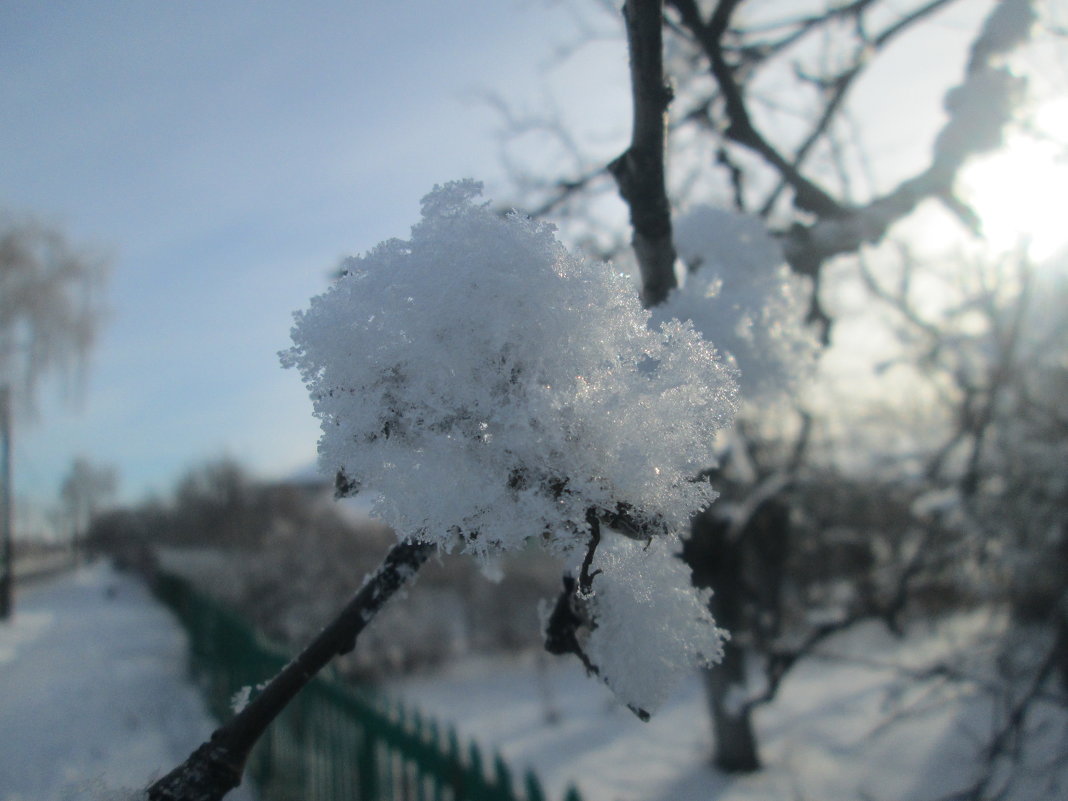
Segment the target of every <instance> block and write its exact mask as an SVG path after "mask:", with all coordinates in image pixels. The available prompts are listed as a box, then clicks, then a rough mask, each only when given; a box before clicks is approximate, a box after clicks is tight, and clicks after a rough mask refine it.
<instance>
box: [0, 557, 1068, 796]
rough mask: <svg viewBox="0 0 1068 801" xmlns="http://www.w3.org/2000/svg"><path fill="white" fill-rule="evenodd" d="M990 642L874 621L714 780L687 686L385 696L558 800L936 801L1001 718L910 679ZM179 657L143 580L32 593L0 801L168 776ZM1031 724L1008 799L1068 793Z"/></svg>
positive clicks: (500, 679) (504, 670)
mask: <svg viewBox="0 0 1068 801" xmlns="http://www.w3.org/2000/svg"><path fill="white" fill-rule="evenodd" d="M992 635H999V631H998V626H997V622H996V621H991V620H990V619H989V618H987V617H985V616H983V615H981V614H974V615H970V616H962V617H960V618H957V619H955V620H953V621H952V622H951V623H949V624H947V625H943V626H939V627H930V628H920V629H918V630H917V631H915V632H913V633H912V634H911V635H910V636H909V638H907V639H906V640H905V641H897V640H895V639H893V638H892V637H890V636H888V635H887V634H886V633H885V632H884V631H882V630H881V629H880V628H879V627H877V626H871V627H865V628H860V629H858V630H856V631H853V632H850V633H848V634H847V635H845V636H840V637H838V638H836V639H834V640H833V641H831V642H830V643H829V644H828V645H827V647H826V648H825V652H824V654H823V656H821V657H818V658H814V659H811V660H809V661H808V662H805V663H803V664H801V665H800V666H799V667H798V668H797V669H796V670H795V672H794V673H792V674H791V675H790V676H789V678H788V679H787V680H786V683H785V684H784V685H783V689H782V692H781V694H780V698H779V699H778V700H777V701H776V702H775V703H774V704H773V705H771V706H768V707H765V708H762V709H761V710H760V711H759V713H758V715H757V719H756V722H757V728H758V731H759V734H760V738H761V742H762V756H763V758H764V760H765V763H766V765H767V767H766V769H765V770H764V771H762V772H760V773H759V774H754V775H751V776H742V777H729V776H725V775H723V774H721V773H718V772H716V771H714V770H712V769H711V768H709V767H708V757H709V754H710V752H711V748H712V737H711V733H710V729H709V723H708V717H707V714H706V712H705V706H704V697H703V693H702V689H701V687H700V683H699V681H698V680H697V678H696V677H695V678H694V679H692V680H690V681H688V682H687V683H686V684H685V685H684V686H682V687H680V688H679V689H678V691H676V693H675V694H674V695H673V696H672V698H671V700H670V701H669V702H668V704H667V705H666V706H665V707H664V708H663V709H661V710H660V711H659V712H658V713H657V714H656V715H655V716H654V718H653V720H652V721H651V722H650V723H646V724H643V723H641V722H640V721H639V720H638V719H637V718H635V717H634V716H633V715H632V714H631V713H630V712H629V711H627V710H626V709H625V708H623V707H621V706H620V705H619V704H618V703H617V702H616V701H614V700H613V698H612V696H611V694H610V693H609V692H608V691H607V690H606V689H605V688H604V687H603V686H601V685H600V684H599V683H598V682H597V681H595V680H591V679H588V678H586V676H585V675H584V674H583V671H582V669H581V667H579V666H578V665H577V664H576V663H575V662H574V660H569V659H555V658H551V657H548V656H547V655H541V654H529V655H526V656H522V657H516V658H512V659H480V660H468V661H464V662H460V663H457V664H455V665H453V666H452V667H451V668H449V669H448V670H445V671H443V672H438V673H435V674H433V675H428V676H425V677H416V678H407V679H403V680H398V681H397V682H395V683H393V684H391V685H390V686H389V687H388V688H387V689H388V690H389V692H390V694H391V695H393V696H399V697H401V698H403V699H405V700H406V701H407V702H410V704H411V705H412V706H413V707H415V708H417V709H419V710H420V711H421V712H422V713H424V715H428V716H431V717H434V718H436V719H437V720H439V721H440V722H441V723H444V724H448V723H450V722H451V723H455V724H456V725H457V727H458V730H459V732H460V734H461V735H464V736H467V737H472V738H474V739H476V740H477V741H479V742H480V743H481V744H482V745H483V746H484V747H485V749H486V751H489V752H492V751H494V750H499V751H500V752H501V753H502V755H503V756H504V757H505V758H506V760H507V761H508V762H509V764H510V765H511V766H512V767H513V769H515V770H520V771H521V770H523V769H525V768H526V767H531V768H533V769H534V770H535V772H536V773H537V775H538V776H539V777H540V778H541V779H542V781H543V783H544V785H545V788H546V790H547V791H548V792H549V798H550V799H556V800H557V801H558V799H560V798H562V797H563V794H564V792H565V791H566V788H567V787H568V786H569V785H570V784H576V785H577V786H578V787H579V789H580V790H581V791H582V794H583V797H584V798H585V799H586V801H698V799H700V801H709V800H710V799H716V801H757V799H759V800H760V801H800V800H808V801H817V800H818V801H838V800H839V799H841V801H860V800H861V799H872V800H873V801H884V800H885V801H890V799H893V800H894V801H933V799H936V798H939V797H940V796H943V795H945V794H947V793H949V792H951V791H953V790H955V789H958V788H960V787H961V786H963V785H965V784H967V783H968V781H970V780H971V778H972V777H973V776H974V773H973V771H974V770H975V768H976V765H977V763H976V757H977V754H978V753H979V751H980V749H981V747H982V744H983V743H984V742H985V741H986V738H987V737H988V736H989V734H990V731H991V716H990V715H991V708H992V706H991V703H990V701H989V698H988V696H986V695H985V694H983V693H982V692H981V690H980V688H979V685H978V684H975V683H965V684H960V683H957V682H948V683H947V682H940V681H938V680H937V679H931V680H928V681H926V682H923V683H916V682H915V681H912V680H905V678H903V676H904V674H903V673H902V668H909V667H912V668H920V667H922V666H924V665H927V664H931V663H932V662H935V661H946V660H953V661H950V662H949V664H950V665H951V666H952V667H954V668H956V669H959V670H961V671H962V672H966V673H976V674H977V675H978V674H979V673H980V672H981V670H982V665H983V664H984V663H989V661H990V660H989V659H988V658H987V657H990V656H992V655H993V654H994V653H996V651H995V650H993V649H994V647H995V644H996V643H999V642H1001V640H1000V636H992ZM998 647H1000V646H998ZM184 649H185V640H184V636H183V634H182V632H181V630H180V629H179V628H178V626H177V624H176V623H175V622H174V620H173V619H172V618H171V617H170V615H169V614H168V613H167V612H166V611H165V610H164V609H163V608H161V607H160V606H159V605H158V604H156V603H155V602H154V601H153V600H152V598H151V596H150V595H149V594H148V593H147V591H146V590H145V589H144V587H143V586H142V585H141V584H140V583H139V582H138V581H137V580H136V579H134V578H131V577H129V576H125V575H122V574H117V573H115V572H113V571H112V570H110V569H109V568H108V567H106V566H104V565H102V564H98V565H94V566H91V567H87V568H83V569H81V570H80V571H78V572H77V573H73V574H66V575H63V576H59V577H55V578H53V579H50V580H48V581H44V582H42V583H40V584H38V585H35V586H33V587H31V588H28V589H26V590H24V591H21V592H20V593H19V595H18V598H17V613H16V616H15V618H14V620H13V621H12V622H9V623H3V624H0V801H61V800H62V801H68V800H70V799H92V800H93V801H102V800H103V799H108V801H111V799H113V798H116V797H117V796H115V795H111V794H109V793H107V792H105V791H104V788H118V787H140V786H144V784H145V783H146V782H147V781H148V780H150V779H151V778H153V777H155V776H157V775H159V774H160V773H161V772H163V771H165V770H167V769H169V768H170V767H173V766H174V765H175V764H177V763H178V762H179V761H180V760H181V759H183V758H184V757H185V756H186V755H187V754H188V753H189V751H190V750H192V748H193V747H195V746H196V745H197V744H198V743H199V742H200V741H201V740H202V739H203V738H204V737H205V736H206V735H207V733H209V732H210V731H211V728H212V725H213V724H212V722H211V720H210V718H209V717H208V715H207V713H206V712H205V710H204V707H203V704H202V702H201V700H200V698H199V696H198V694H197V692H196V690H195V689H194V688H193V687H192V686H191V685H190V684H189V682H188V681H187V680H186V678H185V671H184V668H185V650H184ZM984 649H985V654H986V656H984V655H983V654H984ZM960 654H969V655H970V656H969V660H970V661H967V662H965V661H961V660H960V659H958V658H957V656H958V655H960ZM895 666H896V667H895ZM548 717H552V718H554V719H555V722H547V718H548ZM1035 723H1036V724H1041V725H1042V726H1044V728H1043V729H1042V731H1043V732H1044V735H1043V736H1045V737H1047V738H1048V739H1047V740H1046V741H1045V742H1044V743H1043V744H1042V745H1041V749H1040V750H1041V753H1039V754H1035V755H1033V756H1035V757H1038V758H1035V759H1034V760H1032V762H1031V764H1030V768H1034V767H1035V766H1039V767H1041V770H1031V772H1030V773H1028V771H1025V773H1028V775H1026V776H1025V777H1024V780H1023V781H1022V782H1021V783H1019V784H1018V785H1017V786H1016V787H1015V788H1014V791H1013V792H1012V793H1011V794H1009V795H1008V796H1007V798H1009V799H1014V800H1015V801H1024V799H1027V800H1028V801H1043V800H1045V799H1049V800H1050V801H1052V800H1053V799H1062V798H1065V797H1068V764H1066V761H1065V760H1064V759H1063V758H1061V759H1060V761H1059V763H1058V762H1057V761H1056V760H1058V758H1059V757H1063V756H1064V752H1063V751H1062V750H1059V749H1062V748H1063V746H1064V743H1065V737H1066V726H1068V721H1066V719H1065V715H1064V711H1063V708H1061V709H1060V710H1059V711H1054V712H1050V713H1049V714H1047V715H1046V716H1045V719H1044V720H1042V721H1035ZM1038 741H1039V742H1040V743H1041V742H1042V740H1041V738H1040V739H1039V740H1038ZM1043 762H1045V765H1044V766H1043ZM1030 768H1029V769H1030ZM1057 780H1059V781H1060V784H1059V785H1058V784H1057V783H1056V781H1057ZM232 797H233V798H234V799H242V798H244V799H246V801H247V799H248V798H249V795H248V794H246V793H244V792H243V791H239V792H238V793H235V794H233V795H232Z"/></svg>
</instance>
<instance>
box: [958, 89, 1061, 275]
mask: <svg viewBox="0 0 1068 801" xmlns="http://www.w3.org/2000/svg"><path fill="white" fill-rule="evenodd" d="M1033 120H1034V124H1033V126H1032V128H1033V130H1036V131H1040V132H1041V135H1039V136H1036V135H1034V134H1023V133H1016V134H1013V135H1011V136H1010V138H1009V139H1008V141H1007V142H1006V143H1005V146H1004V147H1003V148H1001V149H1000V150H998V151H997V152H996V153H992V154H991V155H989V156H986V157H984V158H981V159H977V160H976V161H975V162H973V163H972V164H969V165H968V166H967V167H966V168H965V169H964V172H963V174H962V175H961V180H960V194H961V196H962V197H963V199H964V200H965V201H966V202H967V203H969V205H971V207H972V208H973V209H974V210H975V212H976V213H977V214H978V216H979V219H980V221H981V223H982V230H983V235H984V238H985V239H986V241H987V242H988V243H989V245H990V246H991V247H992V248H994V249H995V250H999V251H1003V250H1008V249H1012V248H1016V247H1019V246H1021V245H1025V246H1026V247H1027V248H1028V253H1029V255H1030V256H1031V258H1032V259H1034V260H1036V261H1043V260H1044V259H1046V258H1049V257H1050V256H1052V255H1054V254H1055V253H1057V252H1058V251H1060V250H1062V249H1063V248H1065V247H1068V98H1066V99H1061V100H1057V101H1053V102H1050V103H1046V104H1045V105H1043V106H1042V107H1041V108H1040V109H1038V110H1037V111H1036V112H1035V115H1034V118H1033Z"/></svg>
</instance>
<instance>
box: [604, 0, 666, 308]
mask: <svg viewBox="0 0 1068 801" xmlns="http://www.w3.org/2000/svg"><path fill="white" fill-rule="evenodd" d="M623 16H624V19H625V21H626V27H627V47H628V49H629V51H630V83H631V94H632V96H633V99H634V123H633V130H632V133H631V143H630V147H629V148H628V149H627V151H626V152H625V153H624V154H623V155H622V156H620V157H619V158H617V159H616V160H615V161H613V162H612V163H611V164H609V165H608V169H609V171H610V172H611V173H612V175H613V177H614V178H615V179H616V184H617V185H618V186H619V194H620V195H621V196H622V197H623V200H624V201H626V203H627V205H628V206H629V207H630V222H631V226H632V227H633V228H634V236H633V239H632V242H633V245H634V252H635V255H636V256H637V259H638V265H639V267H640V269H641V276H642V301H643V303H644V304H645V305H646V306H647V307H648V306H655V305H657V304H659V303H662V302H663V301H664V300H665V299H666V298H667V296H668V293H669V292H670V291H671V290H672V289H674V288H675V286H676V285H677V281H676V278H675V245H674V243H673V241H672V237H671V205H670V204H669V202H668V197H667V188H666V178H665V169H664V154H665V150H666V144H667V141H666V140H667V109H668V105H669V104H670V103H671V99H672V92H671V88H670V87H669V86H668V85H667V84H666V83H665V81H664V58H663V44H664V43H663V17H664V9H663V2H662V0H627V3H626V5H625V6H624V7H623Z"/></svg>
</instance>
